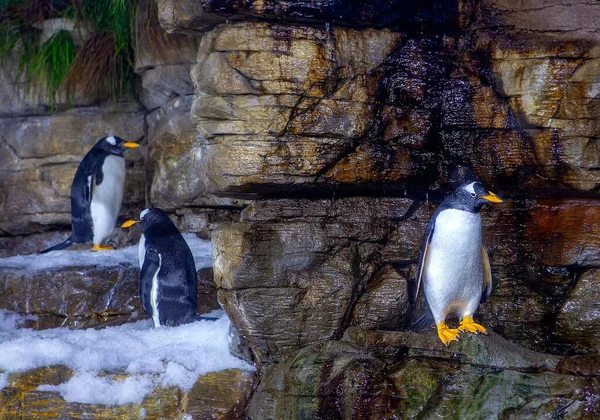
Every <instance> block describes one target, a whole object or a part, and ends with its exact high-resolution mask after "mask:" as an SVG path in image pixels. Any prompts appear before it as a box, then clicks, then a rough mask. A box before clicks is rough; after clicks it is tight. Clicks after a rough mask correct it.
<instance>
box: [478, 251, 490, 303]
mask: <svg viewBox="0 0 600 420" xmlns="http://www.w3.org/2000/svg"><path fill="white" fill-rule="evenodd" d="M481 265H482V266H483V284H482V290H481V300H480V303H483V302H485V301H486V300H487V298H489V297H490V294H492V267H490V257H488V253H487V249H485V246H483V245H482V246H481Z"/></svg>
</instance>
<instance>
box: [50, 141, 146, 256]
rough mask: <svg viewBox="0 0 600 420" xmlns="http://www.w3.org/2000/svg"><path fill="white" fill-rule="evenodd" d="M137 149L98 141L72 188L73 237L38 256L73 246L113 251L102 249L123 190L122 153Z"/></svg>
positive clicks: (128, 145) (75, 178) (79, 169)
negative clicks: (91, 244) (87, 244)
mask: <svg viewBox="0 0 600 420" xmlns="http://www.w3.org/2000/svg"><path fill="white" fill-rule="evenodd" d="M138 146H139V145H138V144H137V143H131V142H127V141H125V140H123V139H122V138H120V137H116V136H109V137H104V138H103V139H101V140H99V141H98V142H97V143H96V144H95V145H94V147H92V148H91V150H90V151H89V152H88V153H87V154H86V155H85V156H84V158H83V160H82V161H81V163H80V164H79V167H78V168H77V172H75V177H74V178H73V183H72V184H71V223H72V228H71V229H72V233H71V236H69V237H68V238H67V239H66V240H65V241H64V242H61V243H60V244H57V245H54V246H52V247H50V248H48V249H45V250H43V251H42V252H41V253H46V252H50V251H55V250H59V249H63V248H66V247H68V246H70V245H72V244H83V243H90V242H91V243H93V246H92V251H104V250H110V249H113V248H112V247H110V246H103V245H102V242H103V241H104V240H105V239H106V238H108V237H109V236H110V235H111V234H112V232H113V230H114V229H115V224H116V222H117V217H118V216H119V210H120V209H121V201H122V200H123V189H124V186H125V158H124V157H123V152H125V150H127V149H128V148H135V147H138Z"/></svg>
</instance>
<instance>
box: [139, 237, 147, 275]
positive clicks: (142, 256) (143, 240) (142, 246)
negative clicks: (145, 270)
mask: <svg viewBox="0 0 600 420" xmlns="http://www.w3.org/2000/svg"><path fill="white" fill-rule="evenodd" d="M145 260H146V237H145V236H144V234H143V233H142V236H140V241H139V242H138V261H139V263H140V271H141V270H142V267H144V261H145Z"/></svg>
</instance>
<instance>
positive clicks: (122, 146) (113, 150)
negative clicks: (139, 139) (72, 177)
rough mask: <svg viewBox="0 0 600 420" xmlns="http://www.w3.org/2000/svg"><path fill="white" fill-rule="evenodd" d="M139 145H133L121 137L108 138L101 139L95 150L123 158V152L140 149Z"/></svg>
mask: <svg viewBox="0 0 600 420" xmlns="http://www.w3.org/2000/svg"><path fill="white" fill-rule="evenodd" d="M138 146H139V144H137V143H131V142H128V141H125V140H123V139H122V138H121V137H117V136H108V137H104V138H103V139H100V140H99V141H98V143H96V144H95V145H94V149H98V150H102V151H103V152H106V153H108V154H110V155H117V156H123V152H124V151H125V150H127V149H133V148H135V147H138Z"/></svg>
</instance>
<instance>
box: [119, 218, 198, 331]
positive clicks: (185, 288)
mask: <svg viewBox="0 0 600 420" xmlns="http://www.w3.org/2000/svg"><path fill="white" fill-rule="evenodd" d="M136 223H139V224H140V226H141V227H142V229H143V230H144V232H143V233H142V236H141V237H140V242H139V245H138V256H139V263H140V290H139V291H140V301H141V303H142V308H143V309H144V311H145V312H146V313H147V314H148V315H150V316H152V320H153V321H154V326H155V327H159V326H170V327H173V326H177V325H181V324H186V323H189V322H192V321H195V320H197V319H210V318H203V317H199V316H197V315H196V310H197V308H198V286H197V279H196V264H195V263H194V256H193V255H192V251H191V250H190V248H189V247H188V244H187V242H186V241H185V239H184V238H183V236H182V235H181V233H180V232H179V230H178V229H177V227H176V226H175V224H174V223H173V222H172V221H171V219H170V218H169V216H168V215H167V214H166V213H165V212H164V211H162V210H161V209H158V208H148V209H145V210H143V211H142V212H141V213H140V218H139V219H136V220H128V221H127V222H125V223H123V225H122V227H124V228H128V227H130V226H133V225H134V224H136Z"/></svg>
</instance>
